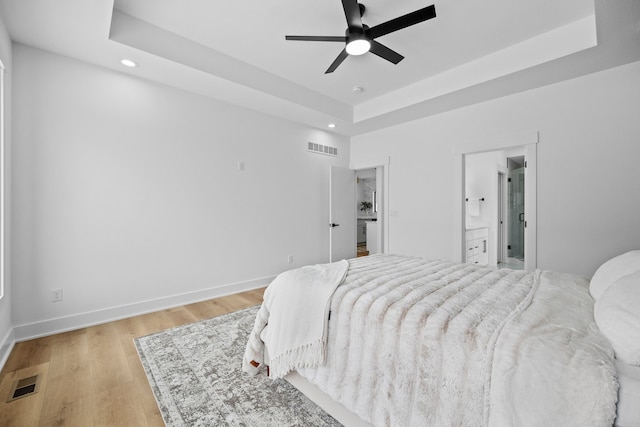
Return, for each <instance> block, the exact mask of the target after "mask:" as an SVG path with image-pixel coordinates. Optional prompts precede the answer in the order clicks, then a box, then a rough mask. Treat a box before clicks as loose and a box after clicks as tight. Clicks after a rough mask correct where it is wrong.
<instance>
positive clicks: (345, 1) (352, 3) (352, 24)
mask: <svg viewBox="0 0 640 427" xmlns="http://www.w3.org/2000/svg"><path fill="white" fill-rule="evenodd" d="M342 8H343V9H344V16H345V17H346V18H347V26H348V28H349V29H352V28H359V29H362V15H361V14H360V6H358V0H342Z"/></svg>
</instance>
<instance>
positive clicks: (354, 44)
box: [346, 39, 371, 55]
mask: <svg viewBox="0 0 640 427" xmlns="http://www.w3.org/2000/svg"><path fill="white" fill-rule="evenodd" d="M346 49H347V53H348V54H349V55H364V54H365V53H367V52H369V49H371V42H370V41H369V40H367V39H355V40H351V41H349V43H347V48H346Z"/></svg>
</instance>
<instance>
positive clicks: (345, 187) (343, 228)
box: [328, 166, 356, 262]
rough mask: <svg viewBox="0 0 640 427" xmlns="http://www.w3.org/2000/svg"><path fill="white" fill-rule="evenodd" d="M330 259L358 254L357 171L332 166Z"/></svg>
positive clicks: (337, 259) (333, 260)
mask: <svg viewBox="0 0 640 427" xmlns="http://www.w3.org/2000/svg"><path fill="white" fill-rule="evenodd" d="M328 226H329V260H330V262H335V261H340V260H341V259H349V258H354V257H355V256H356V172H355V171H354V170H351V169H346V168H341V167H338V166H331V172H330V173H329V224H328Z"/></svg>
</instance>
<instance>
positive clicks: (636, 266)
mask: <svg viewBox="0 0 640 427" xmlns="http://www.w3.org/2000/svg"><path fill="white" fill-rule="evenodd" d="M636 271H640V250H638V251H630V252H627V253H625V254H622V255H619V256H617V257H615V258H611V259H610V260H609V261H607V262H605V263H604V264H602V265H601V266H600V268H598V270H597V271H596V273H595V274H594V275H593V277H592V278H591V284H590V285H589V292H590V293H591V296H592V297H593V299H595V300H597V299H598V298H600V296H601V295H602V294H603V293H604V291H606V290H607V288H608V287H609V286H611V284H612V283H613V282H615V281H616V280H618V279H619V278H621V277H622V276H626V275H627V274H631V273H635V272H636Z"/></svg>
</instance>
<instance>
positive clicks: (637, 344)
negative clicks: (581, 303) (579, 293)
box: [593, 271, 640, 366]
mask: <svg viewBox="0 0 640 427" xmlns="http://www.w3.org/2000/svg"><path fill="white" fill-rule="evenodd" d="M593 315H594V317H595V320H596V324H597V325H598V328H600V331H601V332H602V333H603V334H604V336H606V337H607V338H608V339H609V341H610V342H611V345H612V346H613V350H614V351H615V353H616V358H617V359H619V360H621V361H623V362H625V363H628V364H630V365H634V366H640V271H637V272H635V273H632V274H629V275H627V276H624V277H622V278H620V279H618V280H616V281H615V282H614V283H613V284H612V285H611V286H610V287H609V288H608V289H607V290H606V291H605V292H604V293H603V294H602V296H601V297H600V298H599V299H597V300H596V304H595V306H594V311H593Z"/></svg>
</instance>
